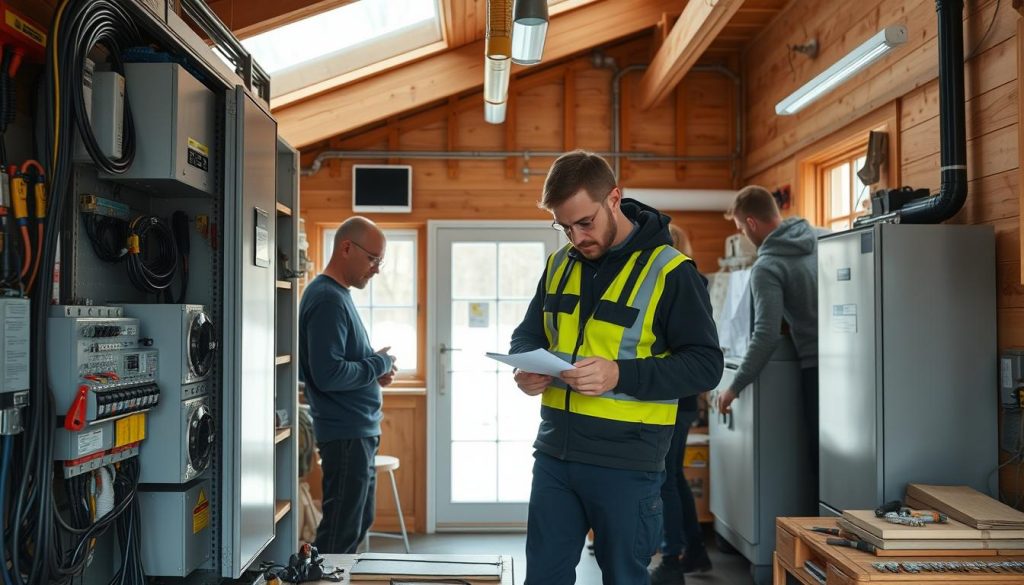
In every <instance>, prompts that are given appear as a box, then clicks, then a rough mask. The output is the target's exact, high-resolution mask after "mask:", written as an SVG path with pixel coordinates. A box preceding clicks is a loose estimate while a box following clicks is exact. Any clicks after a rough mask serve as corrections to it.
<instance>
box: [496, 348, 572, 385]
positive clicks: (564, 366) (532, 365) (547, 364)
mask: <svg viewBox="0 0 1024 585" xmlns="http://www.w3.org/2000/svg"><path fill="white" fill-rule="evenodd" d="M487 357H489V358H491V359H492V360H497V361H499V362H501V363H503V364H508V365H510V366H512V367H513V368H517V369H519V370H521V371H523V372H530V373H533V374H544V375H545V376H551V377H553V378H558V377H560V376H561V374H562V372H564V371H566V370H571V369H573V365H572V364H570V363H569V362H567V361H565V360H563V359H562V358H560V357H558V356H556V355H554V354H552V353H550V352H548V351H546V350H543V349H535V350H533V351H528V352H526V353H516V354H512V355H505V354H503V353H493V352H487Z"/></svg>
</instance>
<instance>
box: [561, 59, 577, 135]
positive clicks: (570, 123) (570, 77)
mask: <svg viewBox="0 0 1024 585" xmlns="http://www.w3.org/2000/svg"><path fill="white" fill-rule="evenodd" d="M575 148H576V71H575V70H574V69H571V68H567V69H566V70H565V73H564V77H563V78H562V150H564V151H565V152H569V151H570V150H573V149H575Z"/></svg>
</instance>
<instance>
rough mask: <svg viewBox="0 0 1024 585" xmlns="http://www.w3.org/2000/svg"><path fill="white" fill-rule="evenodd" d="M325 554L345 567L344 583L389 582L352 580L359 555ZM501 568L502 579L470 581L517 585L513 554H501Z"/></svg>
mask: <svg viewBox="0 0 1024 585" xmlns="http://www.w3.org/2000/svg"><path fill="white" fill-rule="evenodd" d="M323 556H324V559H325V564H327V565H331V566H334V567H341V568H342V569H345V573H344V575H342V580H341V583H344V584H350V583H352V584H360V583H361V584H364V585H387V583H388V581H387V580H384V581H370V580H363V579H360V580H358V581H352V580H351V578H350V576H349V569H351V568H352V565H353V564H355V562H356V559H357V558H359V555H330V554H327V555H323ZM393 556H396V557H400V556H402V554H401V553H395V554H394V555H393ZM416 556H418V557H435V556H436V557H437V558H438V559H439V560H441V559H444V558H445V557H447V556H450V555H416ZM460 556H464V555H460ZM465 556H470V555H465ZM490 558H492V559H493V558H494V556H493V555H491V556H490ZM501 568H502V571H501V581H474V580H469V582H470V583H472V584H473V585H515V579H514V576H515V573H514V572H513V569H512V555H501ZM319 583H324V584H328V583H332V581H319Z"/></svg>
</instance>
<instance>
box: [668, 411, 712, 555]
mask: <svg viewBox="0 0 1024 585" xmlns="http://www.w3.org/2000/svg"><path fill="white" fill-rule="evenodd" d="M695 420H697V413H696V412H692V411H684V410H680V411H678V412H677V413H676V428H675V431H674V432H673V433H672V443H671V444H670V445H669V449H668V454H667V455H665V483H663V484H661V501H662V502H664V503H665V530H664V536H665V547H664V548H663V549H662V551H661V552H662V554H663V555H664V556H666V557H678V556H679V555H681V554H682V553H683V551H684V550H685V551H686V554H687V556H702V555H704V554H706V553H705V552H704V537H703V534H702V533H701V529H700V522H698V521H697V504H696V502H694V501H693V492H692V491H690V483H689V482H688V481H686V477H685V476H684V475H683V454H684V453H685V452H686V437H687V435H689V434H690V427H691V426H692V425H693V422H694V421H695Z"/></svg>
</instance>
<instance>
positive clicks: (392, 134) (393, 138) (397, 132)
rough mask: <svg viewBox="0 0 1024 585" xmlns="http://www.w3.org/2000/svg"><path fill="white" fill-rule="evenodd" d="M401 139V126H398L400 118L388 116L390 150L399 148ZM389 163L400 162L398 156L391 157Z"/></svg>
mask: <svg viewBox="0 0 1024 585" xmlns="http://www.w3.org/2000/svg"><path fill="white" fill-rule="evenodd" d="M400 140H401V128H400V127H399V126H398V118H396V117H394V116H392V117H391V118H388V150H392V151H394V150H399V149H400V146H399V141H400ZM388 164H389V165H396V164H398V157H394V156H392V157H389V158H388Z"/></svg>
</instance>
